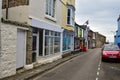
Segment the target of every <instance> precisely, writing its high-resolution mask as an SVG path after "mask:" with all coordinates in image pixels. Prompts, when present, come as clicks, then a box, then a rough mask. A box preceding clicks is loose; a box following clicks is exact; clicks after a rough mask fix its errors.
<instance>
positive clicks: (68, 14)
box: [67, 9, 71, 17]
mask: <svg viewBox="0 0 120 80" xmlns="http://www.w3.org/2000/svg"><path fill="white" fill-rule="evenodd" d="M70 15H71V13H70V9H68V13H67V16H68V17H70Z"/></svg>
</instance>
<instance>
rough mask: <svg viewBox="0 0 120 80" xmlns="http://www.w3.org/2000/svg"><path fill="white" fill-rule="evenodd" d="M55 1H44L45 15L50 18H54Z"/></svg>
mask: <svg viewBox="0 0 120 80" xmlns="http://www.w3.org/2000/svg"><path fill="white" fill-rule="evenodd" d="M55 1H56V0H46V15H48V16H50V17H55Z"/></svg>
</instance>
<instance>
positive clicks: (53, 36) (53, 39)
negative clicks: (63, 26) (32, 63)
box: [45, 30, 60, 55]
mask: <svg viewBox="0 0 120 80" xmlns="http://www.w3.org/2000/svg"><path fill="white" fill-rule="evenodd" d="M59 52H60V33H59V32H54V31H49V30H46V31H45V55H50V54H54V53H59Z"/></svg>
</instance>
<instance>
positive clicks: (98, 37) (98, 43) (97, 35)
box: [95, 32, 106, 48]
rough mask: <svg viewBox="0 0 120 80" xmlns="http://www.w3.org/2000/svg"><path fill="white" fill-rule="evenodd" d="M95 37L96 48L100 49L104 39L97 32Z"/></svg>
mask: <svg viewBox="0 0 120 80" xmlns="http://www.w3.org/2000/svg"><path fill="white" fill-rule="evenodd" d="M95 35H96V48H101V47H102V46H103V45H104V44H105V43H106V37H105V36H104V35H102V34H100V33H98V32H96V33H95Z"/></svg>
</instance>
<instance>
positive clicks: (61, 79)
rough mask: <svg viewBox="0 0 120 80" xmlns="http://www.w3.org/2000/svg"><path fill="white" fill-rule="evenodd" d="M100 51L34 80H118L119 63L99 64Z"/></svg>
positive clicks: (69, 62) (95, 50) (75, 59)
mask: <svg viewBox="0 0 120 80" xmlns="http://www.w3.org/2000/svg"><path fill="white" fill-rule="evenodd" d="M100 50H101V49H100V48H97V49H91V50H89V51H88V52H85V53H84V54H82V55H79V56H77V57H75V58H73V59H71V60H69V61H67V62H65V63H63V64H61V65H59V66H57V67H56V68H54V69H52V70H50V71H48V72H45V73H43V74H42V75H39V76H37V77H35V78H34V80H120V63H114V62H101V59H100V55H101V54H100Z"/></svg>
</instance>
